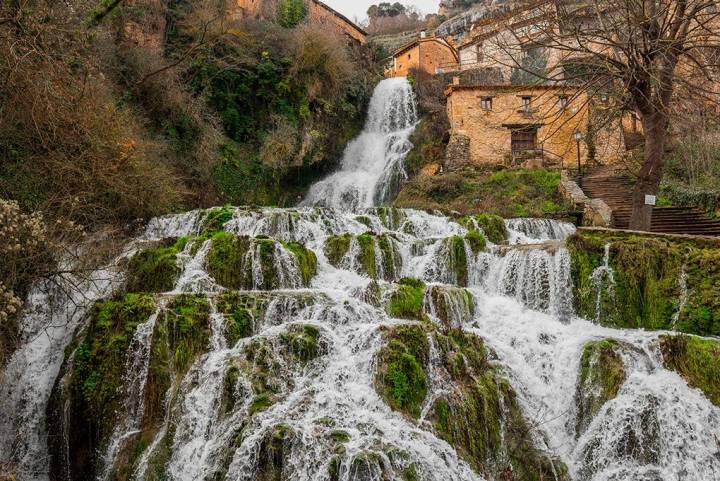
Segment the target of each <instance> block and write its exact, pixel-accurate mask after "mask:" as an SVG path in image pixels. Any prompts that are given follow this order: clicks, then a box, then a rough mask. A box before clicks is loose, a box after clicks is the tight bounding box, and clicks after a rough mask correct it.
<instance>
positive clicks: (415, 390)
mask: <svg viewBox="0 0 720 481" xmlns="http://www.w3.org/2000/svg"><path fill="white" fill-rule="evenodd" d="M386 339H387V345H386V346H385V347H383V348H382V349H381V350H380V352H379V354H378V370H377V376H376V385H377V389H378V393H379V394H380V396H382V397H383V399H385V401H386V402H387V403H388V404H389V405H390V407H392V408H393V409H396V410H398V411H401V412H403V413H405V414H407V415H408V416H410V417H412V418H417V417H418V416H420V407H421V406H422V403H423V401H424V400H425V396H426V395H427V379H426V375H425V371H424V369H425V368H424V366H425V365H426V364H427V362H428V357H429V345H428V340H427V333H426V332H425V330H424V329H423V327H421V326H398V327H396V328H394V329H392V330H391V331H389V332H387V333H386Z"/></svg>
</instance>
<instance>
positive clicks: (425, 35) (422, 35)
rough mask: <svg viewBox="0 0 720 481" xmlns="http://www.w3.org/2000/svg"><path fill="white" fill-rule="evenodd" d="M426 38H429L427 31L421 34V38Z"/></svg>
mask: <svg viewBox="0 0 720 481" xmlns="http://www.w3.org/2000/svg"><path fill="white" fill-rule="evenodd" d="M425 37H427V32H426V31H425V30H423V31H422V32H420V38H425Z"/></svg>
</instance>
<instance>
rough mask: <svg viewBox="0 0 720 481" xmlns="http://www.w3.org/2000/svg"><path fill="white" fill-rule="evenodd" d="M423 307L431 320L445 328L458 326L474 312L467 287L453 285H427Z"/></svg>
mask: <svg viewBox="0 0 720 481" xmlns="http://www.w3.org/2000/svg"><path fill="white" fill-rule="evenodd" d="M423 309H424V311H425V314H427V315H428V316H429V317H430V319H431V320H433V321H435V322H439V323H440V325H442V326H445V327H447V328H459V327H461V326H462V325H463V324H465V323H467V322H469V321H470V320H471V319H472V316H473V314H474V313H475V301H474V299H473V296H472V294H471V293H470V291H468V290H467V289H464V288H462V287H454V286H429V287H428V288H427V289H426V290H425V297H424V300H423Z"/></svg>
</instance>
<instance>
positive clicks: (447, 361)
mask: <svg viewBox="0 0 720 481" xmlns="http://www.w3.org/2000/svg"><path fill="white" fill-rule="evenodd" d="M434 335H435V340H436V344H437V347H438V349H439V351H440V357H441V362H442V364H443V367H444V368H445V370H446V371H447V373H448V374H449V376H450V380H451V381H452V385H453V386H455V391H454V392H453V393H451V394H448V395H446V396H444V397H441V398H439V399H438V400H437V401H435V403H434V405H433V407H432V411H431V416H430V420H431V422H432V424H433V427H434V429H435V431H436V432H437V434H438V435H439V436H440V437H441V438H443V439H444V440H445V441H447V442H448V443H449V444H450V445H452V446H453V447H455V449H456V450H457V451H458V453H459V454H460V456H462V457H463V458H464V459H465V460H466V461H468V463H470V465H471V466H473V468H474V469H475V470H477V471H478V472H479V473H481V474H483V475H485V476H486V477H488V479H503V476H507V475H508V474H509V473H512V476H514V477H513V478H510V479H524V480H538V481H539V480H543V479H555V475H556V474H557V475H558V479H567V474H566V471H567V470H566V468H565V466H564V465H563V464H562V463H561V462H559V461H556V460H552V459H550V458H548V457H547V456H546V455H545V454H543V453H542V452H541V451H540V450H538V448H536V447H535V445H534V444H533V439H534V437H533V433H532V431H531V428H530V425H529V424H528V422H527V421H526V420H525V418H524V416H523V413H522V410H521V408H520V406H519V404H518V401H517V398H516V395H515V392H514V391H513V389H512V387H511V386H510V384H509V383H508V382H507V380H505V379H504V378H503V377H502V375H501V374H500V372H499V370H498V369H497V368H496V367H494V366H493V365H492V364H490V362H489V352H488V350H487V348H486V347H485V344H484V342H483V341H482V339H480V338H479V337H477V336H474V335H472V334H468V333H465V332H463V331H459V330H451V331H449V332H448V333H447V334H440V333H437V332H436V333H435V334H434Z"/></svg>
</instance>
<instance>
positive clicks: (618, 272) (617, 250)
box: [567, 230, 720, 335]
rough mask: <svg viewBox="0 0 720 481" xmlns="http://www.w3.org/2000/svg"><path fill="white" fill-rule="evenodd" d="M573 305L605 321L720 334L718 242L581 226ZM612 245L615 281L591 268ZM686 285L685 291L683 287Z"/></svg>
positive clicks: (574, 251) (574, 239)
mask: <svg viewBox="0 0 720 481" xmlns="http://www.w3.org/2000/svg"><path fill="white" fill-rule="evenodd" d="M567 244H568V249H569V251H570V255H571V258H572V277H573V285H574V299H575V307H576V311H577V312H578V314H580V315H581V316H584V317H586V318H588V319H596V318H597V317H598V315H597V312H596V311H597V302H598V296H599V299H600V309H599V310H600V316H599V319H596V320H598V321H599V322H600V323H601V324H603V325H607V326H612V327H620V328H644V329H667V330H671V329H673V328H674V329H676V330H678V331H681V332H685V333H690V334H698V335H720V296H718V295H717V292H720V242H719V243H713V242H710V241H703V240H691V239H681V238H677V237H668V236H662V235H652V234H649V235H642V234H625V233H618V232H609V231H593V230H581V231H579V232H578V233H576V234H575V235H573V236H571V237H570V238H569V239H568V241H567ZM606 245H607V246H609V267H610V268H611V269H612V274H613V277H614V285H613V284H612V283H611V282H609V279H605V281H604V282H603V283H602V284H603V288H602V290H601V291H600V292H599V293H598V289H597V285H596V284H595V283H594V282H593V280H592V275H593V272H594V271H595V270H596V269H597V268H598V267H600V266H602V265H603V258H604V254H605V246H606ZM684 290H685V292H684Z"/></svg>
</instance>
